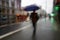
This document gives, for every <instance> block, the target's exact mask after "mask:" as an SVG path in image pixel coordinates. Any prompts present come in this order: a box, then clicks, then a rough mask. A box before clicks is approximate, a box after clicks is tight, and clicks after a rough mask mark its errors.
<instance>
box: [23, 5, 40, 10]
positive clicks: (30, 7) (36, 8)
mask: <svg viewBox="0 0 60 40" xmlns="http://www.w3.org/2000/svg"><path fill="white" fill-rule="evenodd" d="M38 9H39V7H38V6H37V5H30V6H27V7H25V8H24V10H25V11H33V10H38Z"/></svg>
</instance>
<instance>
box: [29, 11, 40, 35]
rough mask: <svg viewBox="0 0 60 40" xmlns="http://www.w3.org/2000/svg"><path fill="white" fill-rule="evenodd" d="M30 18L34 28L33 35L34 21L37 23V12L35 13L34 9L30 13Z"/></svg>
mask: <svg viewBox="0 0 60 40" xmlns="http://www.w3.org/2000/svg"><path fill="white" fill-rule="evenodd" d="M30 19H31V20H32V24H33V28H34V31H33V34H34V35H35V32H36V23H37V21H38V19H39V16H38V14H37V13H35V10H33V12H32V13H31V15H30Z"/></svg>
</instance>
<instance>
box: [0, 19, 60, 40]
mask: <svg viewBox="0 0 60 40" xmlns="http://www.w3.org/2000/svg"><path fill="white" fill-rule="evenodd" d="M30 24H31V22H30V23H29V26H30V27H29V28H26V29H24V30H22V31H20V32H17V33H15V34H13V35H10V36H8V37H5V38H3V39H1V40H60V25H59V22H56V21H55V20H54V19H53V18H51V19H49V18H46V19H45V18H42V19H40V20H39V21H38V23H37V27H36V29H37V30H36V34H35V35H34V33H33V27H32V25H30Z"/></svg>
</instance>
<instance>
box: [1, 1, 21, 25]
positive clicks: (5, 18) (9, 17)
mask: <svg viewBox="0 0 60 40" xmlns="http://www.w3.org/2000/svg"><path fill="white" fill-rule="evenodd" d="M17 3H18V2H17V0H0V25H5V24H10V23H15V22H16V15H15V14H16V13H17V11H20V10H19V9H20V6H21V4H20V3H21V2H20V3H18V5H19V8H18V6H17Z"/></svg>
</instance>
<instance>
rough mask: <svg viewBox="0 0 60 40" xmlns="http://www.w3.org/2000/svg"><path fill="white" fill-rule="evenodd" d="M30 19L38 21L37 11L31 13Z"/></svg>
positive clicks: (34, 21)
mask: <svg viewBox="0 0 60 40" xmlns="http://www.w3.org/2000/svg"><path fill="white" fill-rule="evenodd" d="M30 19H31V20H32V22H33V23H36V22H37V21H38V19H39V16H38V14H37V13H31V15H30Z"/></svg>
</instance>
